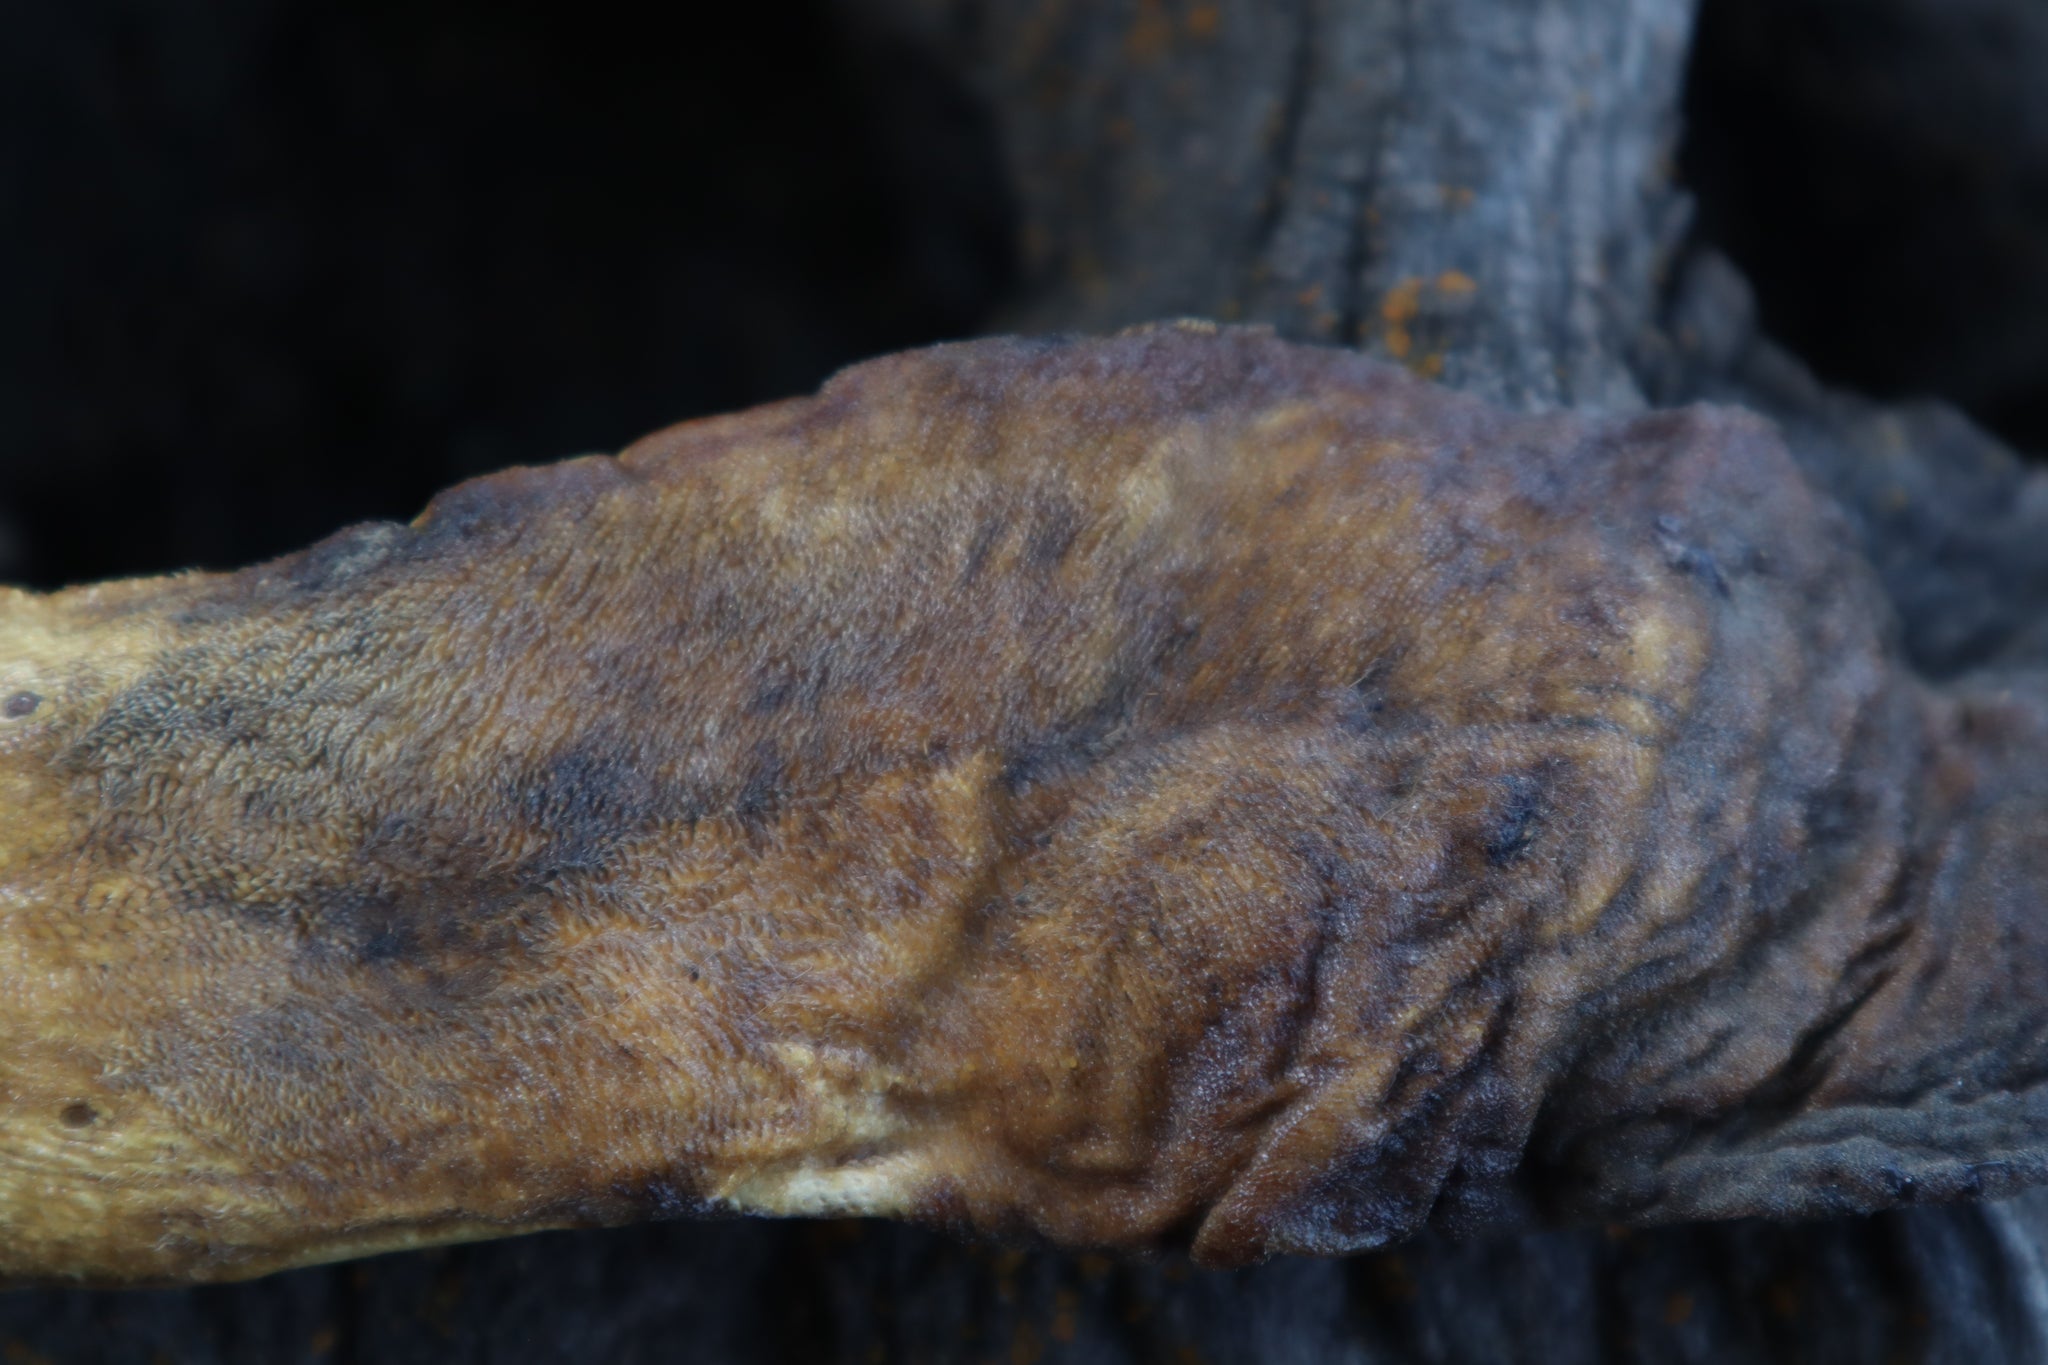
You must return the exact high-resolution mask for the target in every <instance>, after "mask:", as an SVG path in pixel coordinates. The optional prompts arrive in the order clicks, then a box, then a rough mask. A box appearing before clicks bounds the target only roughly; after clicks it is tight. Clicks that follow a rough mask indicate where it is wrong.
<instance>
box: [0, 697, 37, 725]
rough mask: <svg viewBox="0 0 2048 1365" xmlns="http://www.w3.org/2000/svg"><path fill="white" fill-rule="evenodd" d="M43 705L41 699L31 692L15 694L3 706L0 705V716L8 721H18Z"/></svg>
mask: <svg viewBox="0 0 2048 1365" xmlns="http://www.w3.org/2000/svg"><path fill="white" fill-rule="evenodd" d="M42 704H43V699H42V698H41V697H39V696H37V695H36V694H35V693H33V692H16V693H15V694H14V695H13V696H11V697H9V698H8V699H7V701H6V702H5V704H0V715H5V716H6V717H7V719H9V720H20V719H21V718H22V717H23V716H26V715H28V714H30V713H31V712H33V711H34V710H35V709H36V708H37V707H38V706H41V705H42Z"/></svg>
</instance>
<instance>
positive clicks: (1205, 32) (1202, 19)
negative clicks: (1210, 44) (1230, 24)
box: [1188, 4, 1223, 42]
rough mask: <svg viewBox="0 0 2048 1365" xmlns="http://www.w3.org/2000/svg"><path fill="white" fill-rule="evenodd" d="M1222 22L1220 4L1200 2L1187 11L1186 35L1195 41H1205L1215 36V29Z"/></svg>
mask: <svg viewBox="0 0 2048 1365" xmlns="http://www.w3.org/2000/svg"><path fill="white" fill-rule="evenodd" d="M1222 23H1223V8H1222V6H1220V5H1214V4H1201V5H1196V6H1195V7H1194V8H1193V9H1190V10H1189V11H1188V37H1190V38H1193V39H1194V40H1195V41H1196V42H1207V41H1208V40H1209V39H1211V38H1214V37H1215V36H1216V30H1217V29H1218V28H1220V27H1221V26H1222Z"/></svg>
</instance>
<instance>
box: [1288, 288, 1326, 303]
mask: <svg viewBox="0 0 2048 1365" xmlns="http://www.w3.org/2000/svg"><path fill="white" fill-rule="evenodd" d="M1322 298H1323V287H1322V286H1321V285H1319V284H1312V285H1310V286H1309V287H1308V288H1306V289H1304V290H1302V291H1301V292H1299V293H1298V294H1296V295H1295V296H1294V301H1295V302H1296V303H1298V304H1300V305H1301V306H1302V307H1303V308H1314V307H1315V306H1316V305H1317V304H1318V303H1320V302H1322Z"/></svg>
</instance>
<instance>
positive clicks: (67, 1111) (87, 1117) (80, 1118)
mask: <svg viewBox="0 0 2048 1365" xmlns="http://www.w3.org/2000/svg"><path fill="white" fill-rule="evenodd" d="M99 1116H100V1115H99V1111H98V1110H97V1109H94V1108H93V1107H92V1106H91V1105H89V1104H85V1103H83V1102H80V1103H77V1104H67V1105H65V1106H64V1112H63V1113H62V1114H60V1115H58V1117H59V1118H61V1119H63V1120H64V1126H65V1127H66V1128H87V1127H90V1126H91V1125H92V1121H93V1120H94V1119H96V1118H98V1117H99Z"/></svg>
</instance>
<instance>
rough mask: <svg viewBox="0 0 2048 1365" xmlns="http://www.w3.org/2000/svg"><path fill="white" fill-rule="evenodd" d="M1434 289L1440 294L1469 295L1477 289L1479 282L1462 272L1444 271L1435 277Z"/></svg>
mask: <svg viewBox="0 0 2048 1365" xmlns="http://www.w3.org/2000/svg"><path fill="white" fill-rule="evenodd" d="M1436 287H1437V292H1438V293H1442V294H1469V293H1471V292H1472V291H1473V290H1475V289H1477V288H1479V281H1477V280H1475V279H1473V278H1472V277H1471V276H1470V275H1467V274H1466V273H1465V272H1464V271H1462V270H1446V271H1445V272H1444V273H1443V274H1441V275H1439V276H1437V277H1436Z"/></svg>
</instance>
